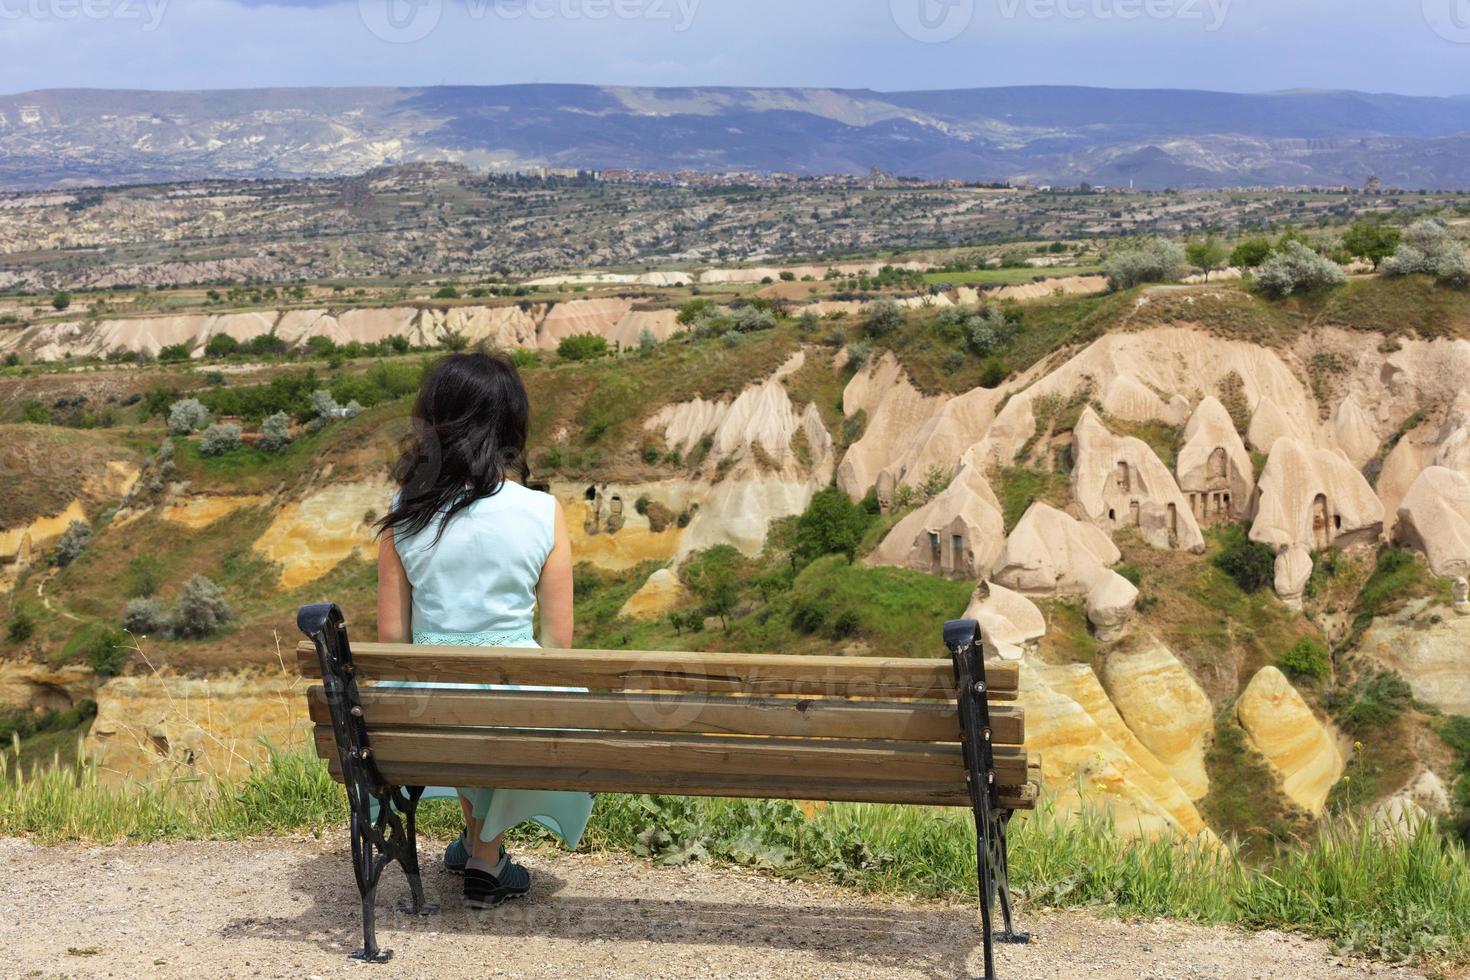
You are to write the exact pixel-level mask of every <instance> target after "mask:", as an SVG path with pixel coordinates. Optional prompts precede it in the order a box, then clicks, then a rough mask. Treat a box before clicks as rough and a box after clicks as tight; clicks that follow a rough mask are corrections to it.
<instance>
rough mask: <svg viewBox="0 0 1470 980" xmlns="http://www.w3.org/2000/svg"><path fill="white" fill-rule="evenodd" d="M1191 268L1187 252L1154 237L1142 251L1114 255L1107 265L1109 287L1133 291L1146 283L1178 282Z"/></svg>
mask: <svg viewBox="0 0 1470 980" xmlns="http://www.w3.org/2000/svg"><path fill="white" fill-rule="evenodd" d="M1188 268H1189V262H1188V260H1187V259H1186V258H1185V257H1184V249H1182V248H1180V247H1179V246H1178V245H1177V244H1175V243H1174V242H1171V241H1167V240H1165V239H1162V238H1151V239H1149V240H1148V241H1146V242H1144V243H1143V245H1142V246H1140V247H1139V248H1136V249H1133V250H1131V251H1127V252H1120V253H1118V254H1117V255H1111V256H1109V257H1108V260H1107V261H1106V262H1104V263H1103V274H1104V275H1106V276H1107V277H1108V288H1109V289H1113V290H1119V289H1129V288H1131V287H1133V286H1137V285H1140V284H1142V283H1146V282H1164V281H1165V280H1167V279H1178V278H1179V277H1180V276H1182V275H1183V274H1184V273H1185V271H1186V270H1187V269H1188Z"/></svg>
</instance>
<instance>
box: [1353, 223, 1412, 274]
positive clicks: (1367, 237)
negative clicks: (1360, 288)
mask: <svg viewBox="0 0 1470 980" xmlns="http://www.w3.org/2000/svg"><path fill="white" fill-rule="evenodd" d="M1403 237H1404V236H1403V234H1402V233H1400V231H1399V230H1398V229H1397V228H1395V227H1393V226H1392V225H1386V224H1384V223H1383V222H1381V221H1359V222H1358V223H1357V224H1355V225H1353V226H1352V227H1351V228H1349V229H1348V230H1347V231H1346V232H1345V233H1344V234H1343V236H1342V247H1343V248H1344V249H1345V250H1346V251H1347V253H1348V254H1349V255H1351V256H1353V257H1355V258H1359V259H1367V260H1368V261H1369V262H1372V263H1373V268H1374V270H1375V271H1376V270H1377V269H1378V267H1379V265H1381V264H1382V263H1383V260H1384V259H1386V258H1388V257H1389V256H1390V255H1392V254H1393V253H1394V252H1395V251H1397V250H1398V247H1399V242H1400V241H1402V240H1403Z"/></svg>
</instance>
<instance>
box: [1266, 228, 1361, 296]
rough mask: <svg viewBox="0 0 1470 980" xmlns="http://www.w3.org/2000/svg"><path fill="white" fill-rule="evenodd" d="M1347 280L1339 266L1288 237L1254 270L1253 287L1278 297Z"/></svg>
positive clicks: (1317, 289)
mask: <svg viewBox="0 0 1470 980" xmlns="http://www.w3.org/2000/svg"><path fill="white" fill-rule="evenodd" d="M1346 283H1347V273H1346V272H1344V271H1342V266H1340V265H1338V264H1337V263H1336V262H1334V261H1332V260H1331V259H1329V258H1327V257H1326V256H1325V255H1318V254H1317V253H1316V252H1314V251H1312V250H1311V249H1310V248H1308V247H1307V246H1305V245H1303V244H1302V243H1301V242H1298V241H1289V242H1287V243H1286V247H1285V248H1283V249H1282V250H1281V251H1280V252H1278V253H1277V254H1275V255H1273V256H1271V258H1269V259H1267V260H1266V262H1265V264H1264V265H1262V266H1261V267H1260V269H1258V270H1257V271H1256V278H1255V283H1254V286H1253V288H1254V289H1255V290H1256V291H1257V292H1260V293H1265V294H1266V295H1267V296H1273V297H1275V298H1277V299H1280V298H1281V297H1284V296H1290V295H1291V294H1292V293H1311V292H1317V291H1319V290H1323V289H1333V288H1336V287H1338V286H1342V285H1345V284H1346Z"/></svg>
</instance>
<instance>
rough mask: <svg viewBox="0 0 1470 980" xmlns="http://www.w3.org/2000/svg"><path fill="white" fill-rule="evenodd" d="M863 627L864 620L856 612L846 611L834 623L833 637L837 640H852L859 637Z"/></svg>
mask: <svg viewBox="0 0 1470 980" xmlns="http://www.w3.org/2000/svg"><path fill="white" fill-rule="evenodd" d="M862 626H863V621H862V618H861V617H860V616H858V614H857V613H856V612H855V611H854V610H851V609H848V610H845V611H843V613H842V615H840V616H838V617H837V619H836V620H835V621H834V622H833V623H832V637H833V639H837V640H846V639H850V638H851V637H854V636H857V634H858V631H859V630H860V629H862Z"/></svg>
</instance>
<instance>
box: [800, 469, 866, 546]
mask: <svg viewBox="0 0 1470 980" xmlns="http://www.w3.org/2000/svg"><path fill="white" fill-rule="evenodd" d="M870 519H871V518H870V517H869V515H867V514H866V513H864V512H863V510H862V508H861V507H859V506H858V505H857V504H855V503H853V502H852V498H851V497H849V496H848V495H847V494H845V493H843V492H842V491H841V490H839V489H837V488H836V487H827V488H826V489H824V490H819V491H817V493H816V494H815V495H813V497H812V502H811V503H810V504H808V505H807V509H806V510H805V511H803V512H802V515H801V516H800V517H798V518H797V520H796V547H795V548H794V549H793V554H794V557H795V558H796V559H797V561H798V562H800V563H801V564H810V563H811V562H813V561H816V560H817V559H818V558H821V557H822V556H823V555H834V554H841V555H846V556H847V560H848V561H849V562H850V561H852V560H853V559H854V558H856V557H857V549H858V546H859V545H860V544H862V540H863V535H865V534H867V532H868V522H869V520H870Z"/></svg>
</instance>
